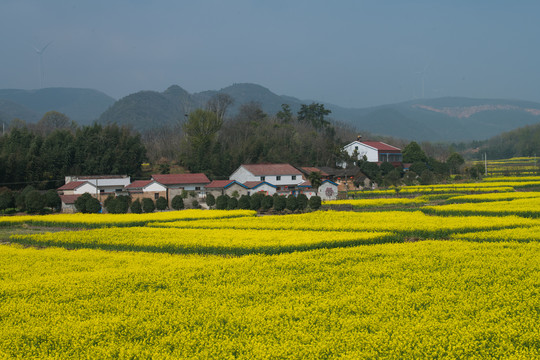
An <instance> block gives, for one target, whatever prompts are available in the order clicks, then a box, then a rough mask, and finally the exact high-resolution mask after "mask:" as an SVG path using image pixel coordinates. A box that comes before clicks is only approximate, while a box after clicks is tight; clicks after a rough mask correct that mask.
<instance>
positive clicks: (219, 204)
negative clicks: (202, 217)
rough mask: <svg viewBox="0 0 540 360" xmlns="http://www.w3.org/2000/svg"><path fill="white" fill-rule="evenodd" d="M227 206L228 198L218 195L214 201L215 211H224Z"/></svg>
mask: <svg viewBox="0 0 540 360" xmlns="http://www.w3.org/2000/svg"><path fill="white" fill-rule="evenodd" d="M228 204H229V197H228V196H227V195H220V196H218V197H217V199H216V209H218V210H225V209H227V206H228Z"/></svg>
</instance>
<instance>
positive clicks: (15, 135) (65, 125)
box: [0, 112, 146, 189]
mask: <svg viewBox="0 0 540 360" xmlns="http://www.w3.org/2000/svg"><path fill="white" fill-rule="evenodd" d="M58 118H61V119H64V121H60V120H59V119H58ZM66 119H67V118H66V117H65V115H62V114H59V113H56V112H49V113H47V114H45V116H44V117H43V119H42V121H41V122H40V123H38V124H37V125H26V124H24V123H22V122H20V121H19V122H14V123H12V124H11V127H10V131H9V132H8V133H7V134H5V135H4V136H2V137H0V185H6V186H9V187H10V188H22V187H24V186H25V185H26V184H34V186H36V187H37V188H39V189H50V188H57V187H59V186H61V185H63V184H64V177H65V176H66V175H91V174H111V175H120V174H126V175H130V176H133V177H136V176H140V175H141V164H142V162H143V161H144V160H145V159H146V149H145V147H144V145H143V143H142V141H141V137H140V135H139V134H134V133H132V132H131V131H130V130H129V129H127V128H121V127H118V126H117V125H107V126H102V125H98V124H94V125H91V126H84V127H78V126H77V125H76V124H74V123H73V122H71V121H68V120H66Z"/></svg>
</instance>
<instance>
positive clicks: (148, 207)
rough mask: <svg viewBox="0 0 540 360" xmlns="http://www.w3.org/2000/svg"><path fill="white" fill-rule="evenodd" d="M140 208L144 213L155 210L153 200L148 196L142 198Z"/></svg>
mask: <svg viewBox="0 0 540 360" xmlns="http://www.w3.org/2000/svg"><path fill="white" fill-rule="evenodd" d="M142 209H143V212H145V213H151V212H154V210H156V205H155V204H154V200H152V199H150V198H144V199H143V200H142Z"/></svg>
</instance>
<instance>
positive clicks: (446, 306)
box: [0, 179, 540, 360]
mask: <svg viewBox="0 0 540 360" xmlns="http://www.w3.org/2000/svg"><path fill="white" fill-rule="evenodd" d="M520 180H521V179H512V180H511V181H508V182H507V181H504V180H497V179H495V181H491V182H479V183H474V184H456V185H455V186H454V185H451V186H445V185H442V186H430V187H416V188H413V187H410V188H408V189H407V188H404V189H401V190H400V191H399V192H397V191H396V190H392V189H391V190H389V193H387V194H386V195H387V196H388V194H390V193H393V194H395V195H398V196H399V195H401V194H407V193H408V192H409V194H413V193H414V192H415V191H416V193H423V194H426V195H425V197H422V198H417V199H406V200H405V203H407V202H408V203H409V204H416V203H415V202H416V201H418V202H419V203H418V204H420V205H421V202H425V201H428V200H430V199H437V200H438V201H444V200H445V199H449V200H448V201H449V202H461V203H458V204H446V205H438V206H430V207H421V209H422V211H362V209H360V210H358V211H355V212H346V211H316V212H312V213H306V214H291V215H268V216H255V215H256V214H255V212H253V211H244V210H240V211H217V210H212V211H208V210H206V211H203V210H184V211H177V212H176V211H174V212H160V213H153V214H140V215H134V214H129V215H103V214H96V215H80V214H77V215H47V216H29V217H16V216H13V217H11V216H9V217H8V216H6V217H0V239H1V240H0V241H3V243H0V264H1V266H0V359H2V360H3V359H355V360H356V359H540V337H539V336H538V334H540V321H539V319H540V293H539V290H540V219H537V217H538V215H539V214H540V196H538V194H537V193H535V192H533V191H530V192H516V191H515V190H514V187H516V188H521V190H525V191H526V190H531V188H530V187H531V186H538V184H539V182H538V179H527V180H525V181H520ZM503 184H504V185H503ZM517 184H521V185H517ZM532 184H536V185H532ZM523 186H525V187H523ZM429 188H431V190H428V189H429ZM472 192H477V193H478V194H471V193H472ZM457 193H468V195H465V196H459V197H455V196H454V197H452V194H457ZM437 194H441V195H437ZM409 196H410V195H409ZM389 203H393V204H400V203H401V204H404V203H403V199H402V198H399V199H395V200H394V199H371V200H369V201H368V200H355V202H351V203H350V204H351V206H354V204H371V205H370V206H381V207H384V206H386V205H385V204H389ZM432 203H433V202H432ZM379 210H380V209H379ZM441 215H444V216H441ZM22 224H27V225H30V227H28V226H21V225H22ZM37 226H43V227H52V228H48V229H47V230H48V231H56V232H50V233H40V234H31V233H33V232H35V231H36V230H37V229H38V227H37ZM59 228H62V229H59ZM70 228H71V229H72V230H73V231H67V229H70ZM10 230H12V231H13V232H14V233H15V232H17V233H18V235H12V236H11V237H8V236H7V235H6V234H8V233H10ZM58 230H63V231H58Z"/></svg>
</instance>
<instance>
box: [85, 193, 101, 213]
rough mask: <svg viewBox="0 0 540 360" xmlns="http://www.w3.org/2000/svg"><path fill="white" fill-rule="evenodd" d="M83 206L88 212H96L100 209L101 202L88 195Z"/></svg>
mask: <svg viewBox="0 0 540 360" xmlns="http://www.w3.org/2000/svg"><path fill="white" fill-rule="evenodd" d="M85 208H86V212H87V213H88V214H97V213H98V212H100V211H101V204H100V203H99V200H98V199H96V198H95V197H90V198H89V199H88V200H87V201H86V205H85Z"/></svg>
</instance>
